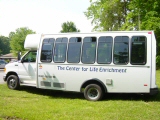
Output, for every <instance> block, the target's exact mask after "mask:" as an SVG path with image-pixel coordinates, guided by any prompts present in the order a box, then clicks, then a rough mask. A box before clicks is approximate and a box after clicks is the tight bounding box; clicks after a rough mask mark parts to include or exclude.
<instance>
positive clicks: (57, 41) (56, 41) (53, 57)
mask: <svg viewBox="0 0 160 120" xmlns="http://www.w3.org/2000/svg"><path fill="white" fill-rule="evenodd" d="M59 38H61V39H62V41H61V42H60V41H59V40H57V39H59ZM63 38H67V41H64V42H63ZM57 43H66V46H65V47H66V50H65V57H64V58H65V59H64V61H55V51H56V45H57ZM67 51H68V37H57V38H56V40H55V45H54V49H53V53H54V54H53V56H52V59H53V62H54V63H65V62H66V60H67V59H66V57H67Z"/></svg>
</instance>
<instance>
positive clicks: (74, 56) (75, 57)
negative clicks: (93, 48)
mask: <svg viewBox="0 0 160 120" xmlns="http://www.w3.org/2000/svg"><path fill="white" fill-rule="evenodd" d="M81 44H82V40H81V38H80V37H72V38H70V40H69V43H68V55H67V62H68V63H79V62H80V55H81Z"/></svg>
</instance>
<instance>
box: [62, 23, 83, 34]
mask: <svg viewBox="0 0 160 120" xmlns="http://www.w3.org/2000/svg"><path fill="white" fill-rule="evenodd" d="M60 32H61V33H65V32H80V30H78V29H77V28H76V25H75V24H74V23H73V22H71V21H70V22H68V21H67V22H64V23H63V24H62V30H61V31H60Z"/></svg>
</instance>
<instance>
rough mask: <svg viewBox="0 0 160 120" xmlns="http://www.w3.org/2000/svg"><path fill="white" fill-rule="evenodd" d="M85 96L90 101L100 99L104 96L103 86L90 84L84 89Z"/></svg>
mask: <svg viewBox="0 0 160 120" xmlns="http://www.w3.org/2000/svg"><path fill="white" fill-rule="evenodd" d="M84 97H85V98H86V99H87V100H90V101H98V100H100V99H101V98H102V97H103V91H102V88H101V87H100V86H99V85H97V84H89V85H87V86H86V88H85V90H84Z"/></svg>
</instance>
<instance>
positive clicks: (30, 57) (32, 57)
mask: <svg viewBox="0 0 160 120" xmlns="http://www.w3.org/2000/svg"><path fill="white" fill-rule="evenodd" d="M36 55H37V52H36V51H30V52H29V53H28V54H27V55H26V56H24V58H23V60H22V61H23V62H36Z"/></svg>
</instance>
